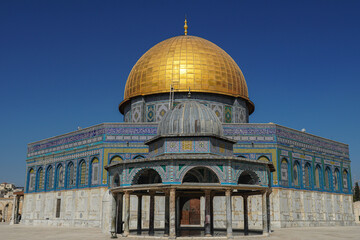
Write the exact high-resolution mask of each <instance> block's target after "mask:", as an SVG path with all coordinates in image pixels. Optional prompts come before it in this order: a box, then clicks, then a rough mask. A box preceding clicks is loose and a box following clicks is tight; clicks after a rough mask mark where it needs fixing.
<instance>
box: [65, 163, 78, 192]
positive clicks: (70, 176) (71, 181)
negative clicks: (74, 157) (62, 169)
mask: <svg viewBox="0 0 360 240" xmlns="http://www.w3.org/2000/svg"><path fill="white" fill-rule="evenodd" d="M66 174H67V175H66V176H67V179H66V187H68V188H73V187H75V185H76V178H75V167H74V163H73V162H70V163H69V164H68V167H67V173H66Z"/></svg>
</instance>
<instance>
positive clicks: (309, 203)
mask: <svg viewBox="0 0 360 240" xmlns="http://www.w3.org/2000/svg"><path fill="white" fill-rule="evenodd" d="M270 196H271V198H270V207H271V227H272V228H273V229H274V228H286V227H313V226H314V227H315V226H335V225H336V226H349V225H354V224H355V221H354V214H353V204H352V196H351V195H345V194H334V193H324V192H315V191H303V190H294V189H282V188H274V189H273V192H272V194H271V195H270ZM57 199H61V204H60V216H59V217H58V218H57V217H56V203H57ZM248 201H249V203H248V206H249V229H262V212H261V209H262V206H261V204H262V201H261V196H251V197H249V199H248ZM130 203H131V204H130V229H135V228H136V224H137V197H136V196H131V198H130ZM359 203H360V202H359ZM142 206H143V210H142V220H143V224H142V225H143V228H148V226H149V197H148V196H144V197H143V203H142ZM164 206H165V198H164V197H161V196H156V197H155V228H163V227H164V217H165V216H164ZM204 206H205V200H204V198H203V197H202V198H201V199H200V220H201V221H200V222H201V226H203V224H204V219H205V217H204V212H205V208H204ZM232 209H233V228H234V229H242V228H243V224H244V222H243V221H244V215H243V199H242V197H233V198H232ZM113 211H115V200H114V198H113V197H112V195H111V194H110V193H109V191H108V189H107V188H105V187H102V188H94V189H84V190H67V191H59V192H43V193H33V194H26V195H25V201H24V205H23V215H22V221H21V223H22V224H26V225H52V226H68V227H70V226H71V227H96V228H101V229H102V231H103V232H104V233H107V234H109V232H110V220H111V215H112V212H113ZM225 221H226V209H225V197H215V198H214V227H215V228H225V226H226V222H225Z"/></svg>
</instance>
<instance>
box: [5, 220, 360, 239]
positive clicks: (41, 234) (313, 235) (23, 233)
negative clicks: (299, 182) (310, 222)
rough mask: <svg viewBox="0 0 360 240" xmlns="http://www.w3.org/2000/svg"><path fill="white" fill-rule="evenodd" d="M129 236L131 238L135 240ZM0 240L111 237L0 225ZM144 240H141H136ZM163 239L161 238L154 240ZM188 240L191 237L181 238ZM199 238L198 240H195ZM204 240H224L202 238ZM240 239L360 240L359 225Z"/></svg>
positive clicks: (288, 230) (90, 232)
mask: <svg viewBox="0 0 360 240" xmlns="http://www.w3.org/2000/svg"><path fill="white" fill-rule="evenodd" d="M136 238H137V237H131V238H130V239H136ZM0 239H1V240H22V239H26V240H55V239H56V240H60V239H61V240H74V239H86V240H105V239H106V240H109V239H110V236H107V235H105V234H103V233H102V232H101V231H100V229H94V228H65V227H63V228H62V227H39V226H36V227H34V226H23V225H7V224H0ZM124 239H125V238H124ZM139 239H143V238H139ZM154 239H164V238H154ZM180 239H191V238H180ZM196 239H199V238H196ZM202 239H207V240H213V239H226V238H202ZM235 239H243V240H245V239H246V240H255V239H266V240H288V239H289V240H308V239H311V240H313V239H316V240H335V239H354V240H355V239H357V240H358V239H360V226H353V227H316V228H283V229H277V230H275V231H274V232H273V233H272V234H271V236H270V237H261V236H250V237H246V238H244V237H236V238H235Z"/></svg>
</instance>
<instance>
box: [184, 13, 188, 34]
mask: <svg viewBox="0 0 360 240" xmlns="http://www.w3.org/2000/svg"><path fill="white" fill-rule="evenodd" d="M187 29H188V25H187V20H186V15H185V25H184V35H185V36H186V35H187Z"/></svg>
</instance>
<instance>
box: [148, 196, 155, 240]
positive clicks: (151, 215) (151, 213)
mask: <svg viewBox="0 0 360 240" xmlns="http://www.w3.org/2000/svg"><path fill="white" fill-rule="evenodd" d="M154 212H155V193H154V192H150V210H149V236H154Z"/></svg>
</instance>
